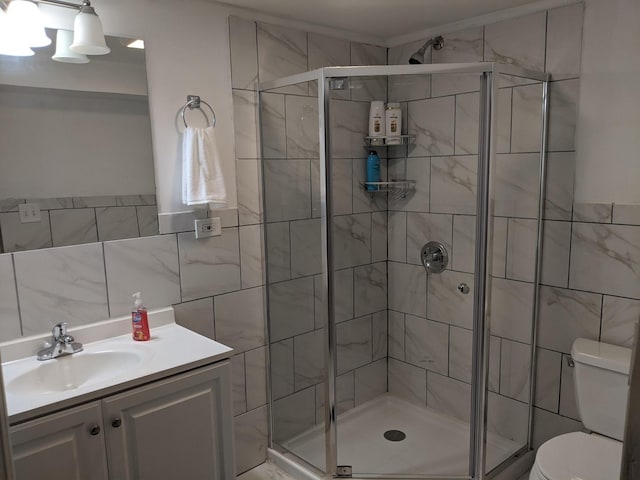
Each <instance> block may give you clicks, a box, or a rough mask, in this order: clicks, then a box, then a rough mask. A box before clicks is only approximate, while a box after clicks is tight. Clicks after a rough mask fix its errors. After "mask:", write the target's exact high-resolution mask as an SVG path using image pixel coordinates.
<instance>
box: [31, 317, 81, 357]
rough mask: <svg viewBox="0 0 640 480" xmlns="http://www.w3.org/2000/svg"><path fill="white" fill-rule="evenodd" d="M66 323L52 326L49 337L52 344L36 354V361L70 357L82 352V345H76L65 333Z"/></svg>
mask: <svg viewBox="0 0 640 480" xmlns="http://www.w3.org/2000/svg"><path fill="white" fill-rule="evenodd" d="M67 325H68V324H67V323H66V322H65V323H56V324H55V325H54V326H53V330H52V331H51V335H52V336H53V344H52V345H51V346H49V347H47V348H44V349H42V350H40V351H39V352H38V360H51V359H53V358H58V357H61V356H63V355H71V354H73V353H78V352H81V351H82V344H81V343H77V342H76V341H75V340H74V338H73V337H72V336H71V335H69V334H68V333H67Z"/></svg>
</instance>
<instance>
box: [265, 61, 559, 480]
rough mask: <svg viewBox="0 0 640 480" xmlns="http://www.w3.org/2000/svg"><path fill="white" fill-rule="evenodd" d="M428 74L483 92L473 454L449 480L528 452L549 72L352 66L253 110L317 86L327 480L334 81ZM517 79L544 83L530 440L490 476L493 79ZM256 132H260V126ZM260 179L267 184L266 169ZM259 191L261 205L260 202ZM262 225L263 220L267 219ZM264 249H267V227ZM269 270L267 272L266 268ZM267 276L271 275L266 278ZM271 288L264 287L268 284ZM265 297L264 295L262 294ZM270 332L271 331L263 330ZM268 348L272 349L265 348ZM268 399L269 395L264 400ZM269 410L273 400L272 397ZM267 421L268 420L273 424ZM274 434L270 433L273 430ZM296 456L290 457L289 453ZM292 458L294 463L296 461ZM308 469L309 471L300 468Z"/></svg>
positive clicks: (492, 66) (289, 81)
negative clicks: (468, 81) (472, 81)
mask: <svg viewBox="0 0 640 480" xmlns="http://www.w3.org/2000/svg"><path fill="white" fill-rule="evenodd" d="M432 74H477V75H478V76H479V77H480V78H481V88H480V117H479V118H480V132H479V150H478V151H479V154H478V183H477V202H478V203H477V207H476V208H477V222H476V239H477V240H476V250H475V279H476V281H475V288H474V307H473V325H474V329H473V353H472V362H473V363H472V391H471V416H470V446H469V447H470V450H469V474H468V476H466V477H455V476H451V477H447V478H448V479H450V480H453V479H456V480H468V479H472V480H485V479H490V478H493V477H495V476H496V475H498V474H499V473H500V472H501V471H503V470H504V469H505V468H507V467H508V466H509V465H511V464H512V463H513V462H514V461H516V460H517V457H518V456H520V455H522V454H523V453H525V452H527V451H529V450H531V446H532V430H533V429H532V419H533V398H534V394H535V361H536V353H535V351H536V349H535V343H534V342H535V339H536V331H537V316H538V308H537V302H538V299H539V280H540V275H541V262H542V250H541V248H542V232H543V230H542V226H543V223H542V217H543V211H544V186H545V184H546V139H547V130H548V120H547V118H548V110H549V98H548V82H549V80H550V77H549V75H548V74H546V73H541V72H537V71H532V70H527V69H522V68H519V67H516V66H513V65H507V64H501V63H496V62H478V63H451V64H425V65H394V66H356V67H326V68H320V69H317V70H312V71H308V72H305V73H300V74H297V75H291V76H288V77H284V78H280V79H276V80H272V81H267V82H261V83H260V84H259V85H258V92H259V95H258V97H259V98H258V105H259V109H260V105H261V101H262V100H261V95H260V94H261V93H262V92H266V91H269V90H273V89H276V88H281V87H286V86H291V85H295V84H300V83H303V82H312V81H313V82H317V85H318V112H319V144H320V185H321V192H320V205H321V212H322V222H321V223H322V232H321V235H322V271H323V275H322V299H323V309H324V312H323V313H324V315H325V320H326V323H325V324H326V325H327V326H328V328H327V329H326V337H325V347H324V350H325V351H324V355H325V367H326V371H327V378H326V384H325V386H326V388H325V389H324V390H325V419H326V422H325V444H326V451H325V455H326V474H327V475H328V476H331V477H335V476H336V475H337V473H338V472H337V463H338V450H337V448H338V444H337V423H336V422H337V417H336V396H335V392H336V377H337V373H336V358H335V354H336V332H335V325H336V323H335V318H334V310H333V298H334V271H333V245H332V222H331V221H330V220H331V219H332V218H333V205H332V201H331V195H330V192H331V191H332V187H333V186H332V175H331V167H332V162H331V148H330V145H331V142H330V137H329V135H330V130H331V129H330V109H331V80H332V79H333V78H335V77H340V78H348V77H375V76H387V77H388V76H397V75H432ZM501 74H502V75H508V76H512V77H520V78H526V79H531V80H534V81H536V82H541V83H542V85H543V98H542V112H543V118H542V135H541V140H540V184H539V199H538V200H539V202H538V203H539V205H538V213H539V214H538V219H537V230H538V235H537V237H538V245H537V248H536V257H535V261H536V266H535V278H534V308H533V313H532V315H533V318H532V349H531V350H532V353H531V369H530V379H531V380H530V381H531V393H530V403H529V433H528V439H527V444H526V446H524V447H523V448H522V449H521V450H519V451H518V452H516V453H514V454H513V455H512V456H511V457H510V458H509V459H507V460H506V461H505V462H503V463H502V464H501V465H499V466H498V467H496V468H495V469H493V470H492V471H491V472H485V465H486V442H487V437H486V432H487V397H488V370H489V365H488V363H489V362H488V360H489V323H490V318H491V311H490V299H491V257H492V255H490V248H489V247H490V246H491V245H492V230H493V207H494V205H493V199H494V192H493V189H494V183H495V182H494V179H493V176H494V165H495V156H496V125H497V120H496V119H497V97H498V95H497V93H498V85H497V79H498V76H499V75H501ZM260 127H261V125H260ZM261 163H262V168H263V172H262V173H263V177H262V178H263V179H264V178H265V177H264V162H261ZM264 195H265V194H264V191H263V198H264ZM264 221H265V222H266V215H265V220H264ZM264 231H265V234H264V235H265V250H266V226H265V228H264ZM267 270H268V269H267ZM267 275H268V272H267ZM267 283H268V282H267ZM267 297H268V295H267ZM270 321H271V320H270V316H269V312H268V311H267V322H268V325H269V327H270ZM268 331H270V328H268ZM269 346H270V343H269ZM269 395H270V396H271V394H269ZM270 404H271V405H273V398H270ZM271 421H272V420H271ZM271 431H272V430H271ZM270 446H271V447H272V448H274V449H276V450H279V451H281V452H282V451H286V450H285V449H284V448H282V447H281V446H276V445H275V444H274V442H273V440H272V439H270ZM294 455H295V454H294ZM296 457H297V456H296ZM299 460H301V463H302V464H304V465H305V466H306V467H307V468H308V469H310V470H314V468H313V467H310V465H309V464H308V463H307V462H305V461H304V459H299ZM358 478H387V479H388V478H397V479H400V478H405V479H408V478H415V479H418V478H420V479H426V478H433V479H435V478H442V477H432V476H431V477H430V476H424V475H403V476H400V475H388V474H385V475H366V476H365V475H360V476H359V477H358Z"/></svg>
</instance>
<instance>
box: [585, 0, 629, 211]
mask: <svg viewBox="0 0 640 480" xmlns="http://www.w3.org/2000/svg"><path fill="white" fill-rule="evenodd" d="M639 19H640V2H639V1H638V0H587V2H586V6H585V21H584V38H583V47H582V73H581V79H580V103H579V107H578V124H577V133H576V150H577V161H576V189H575V199H576V201H578V202H594V203H610V202H614V203H627V204H628V203H640V28H639V27H638V20H639Z"/></svg>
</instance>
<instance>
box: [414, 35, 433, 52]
mask: <svg viewBox="0 0 640 480" xmlns="http://www.w3.org/2000/svg"><path fill="white" fill-rule="evenodd" d="M433 43H434V42H433V38H430V39H429V40H427V41H426V42H425V43H424V45H422V46H421V47H420V48H419V49H418V51H417V52H416V53H417V54H418V55H424V53H425V52H426V51H427V48H429V47H430V46H431V45H433Z"/></svg>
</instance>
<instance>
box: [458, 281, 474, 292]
mask: <svg viewBox="0 0 640 480" xmlns="http://www.w3.org/2000/svg"><path fill="white" fill-rule="evenodd" d="M458 290H460V292H461V293H463V294H465V295H466V294H467V293H469V292H470V291H471V289H470V288H469V285H467V284H466V283H464V282H462V283H461V284H460V285H458Z"/></svg>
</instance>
